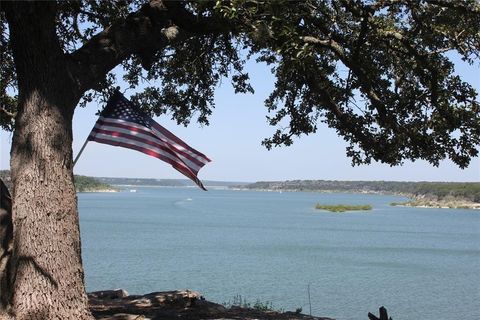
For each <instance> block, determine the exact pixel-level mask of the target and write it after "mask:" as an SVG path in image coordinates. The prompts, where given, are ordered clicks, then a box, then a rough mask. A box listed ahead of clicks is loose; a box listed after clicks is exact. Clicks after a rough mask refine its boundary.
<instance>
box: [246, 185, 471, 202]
mask: <svg viewBox="0 0 480 320" xmlns="http://www.w3.org/2000/svg"><path fill="white" fill-rule="evenodd" d="M239 188H241V189H250V190H275V191H318V192H326V191H340V192H361V193H391V194H400V195H405V196H409V197H412V198H414V199H419V198H428V199H433V200H443V199H450V198H454V199H461V200H465V201H470V202H475V203H480V183H479V182H398V181H330V180H291V181H260V182H255V183H252V184H248V185H244V186H239Z"/></svg>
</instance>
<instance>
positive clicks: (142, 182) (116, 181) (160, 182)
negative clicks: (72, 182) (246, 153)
mask: <svg viewBox="0 0 480 320" xmlns="http://www.w3.org/2000/svg"><path fill="white" fill-rule="evenodd" d="M95 179H97V180H98V181H101V182H104V183H108V184H112V185H133V186H159V187H194V186H196V184H195V183H193V182H192V181H191V180H189V179H151V178H150V179H149V178H108V177H97V178H95ZM202 182H203V184H204V185H205V186H207V187H208V186H210V187H230V186H238V185H242V186H243V185H246V184H247V182H231V181H211V180H202Z"/></svg>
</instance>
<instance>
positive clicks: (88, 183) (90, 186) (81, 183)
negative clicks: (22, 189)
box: [0, 170, 114, 192]
mask: <svg viewBox="0 0 480 320" xmlns="http://www.w3.org/2000/svg"><path fill="white" fill-rule="evenodd" d="M74 178H75V179H74V182H75V190H76V191H77V192H87V191H95V190H106V189H114V188H113V187H112V186H111V185H109V184H107V183H104V182H100V181H98V180H97V179H96V178H92V177H87V176H80V175H75V176H74ZM0 179H2V180H3V182H4V183H5V185H6V186H7V188H8V189H9V190H10V191H11V190H12V180H11V178H10V170H0Z"/></svg>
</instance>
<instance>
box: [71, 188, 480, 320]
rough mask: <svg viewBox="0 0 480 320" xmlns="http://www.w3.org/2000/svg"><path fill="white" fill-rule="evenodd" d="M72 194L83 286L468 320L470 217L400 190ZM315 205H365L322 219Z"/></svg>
mask: <svg viewBox="0 0 480 320" xmlns="http://www.w3.org/2000/svg"><path fill="white" fill-rule="evenodd" d="M135 188H136V189H137V192H135V193H133V192H119V193H91V194H79V195H78V199H79V201H78V202H79V211H80V222H81V234H82V245H83V252H82V254H83V262H84V266H85V273H86V285H87V290H88V291H94V290H101V289H113V288H123V289H126V290H127V291H128V292H129V293H130V294H136V293H148V292H152V291H165V290H174V289H192V290H196V291H199V292H200V293H202V294H203V295H204V296H205V297H206V298H207V299H209V300H212V301H216V302H218V303H224V302H228V301H229V300H230V301H231V300H233V298H234V296H236V295H241V296H242V297H243V298H246V299H247V300H248V301H250V302H252V303H254V302H255V301H256V300H257V299H259V300H260V301H262V302H267V301H269V302H272V303H273V305H274V307H276V308H284V309H285V310H295V309H296V308H299V307H301V308H303V313H307V314H308V313H309V299H308V289H307V288H308V287H310V296H311V307H312V313H313V314H314V315H318V316H328V317H332V318H336V319H345V320H347V319H348V320H350V319H351V320H353V319H355V320H361V319H364V320H366V319H368V318H367V313H368V312H369V311H370V312H375V313H377V312H378V307H379V306H381V305H384V306H386V307H387V309H388V311H389V314H391V316H392V318H393V319H394V320H400V319H404V320H405V319H422V320H439V319H445V320H447V319H460V318H462V319H480V302H479V301H480V212H479V211H473V210H472V211H469V210H449V209H425V208H403V207H391V206H389V203H390V202H393V201H402V200H404V199H403V198H401V197H395V196H385V195H360V194H340V193H333V194H328V193H304V192H283V193H278V192H254V191H233V190H214V189H211V190H210V191H208V192H204V191H201V190H199V189H194V188H147V187H143V188H140V187H138V188H137V187H135ZM317 202H320V203H322V204H323V203H324V204H338V203H342V204H371V205H372V206H373V210H372V211H369V212H355V213H347V214H333V213H327V212H323V211H319V210H315V209H314V206H315V204H316V203H317Z"/></svg>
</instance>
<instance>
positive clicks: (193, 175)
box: [88, 116, 210, 190]
mask: <svg viewBox="0 0 480 320" xmlns="http://www.w3.org/2000/svg"><path fill="white" fill-rule="evenodd" d="M149 124H150V126H151V129H150V128H149V127H146V126H143V125H140V124H137V123H134V122H129V121H126V120H123V119H116V118H108V117H102V116H101V117H100V118H99V119H98V121H97V123H96V124H95V127H94V128H93V130H92V132H91V133H90V136H89V137H88V140H90V141H96V142H99V143H105V144H109V145H112V146H119V147H123V148H129V149H133V150H137V151H140V152H143V153H145V154H147V155H150V156H152V157H155V158H158V159H160V160H163V161H165V162H167V163H169V164H170V165H172V167H173V168H175V169H176V170H178V171H179V172H180V173H182V174H184V175H185V176H187V177H188V178H190V179H192V180H193V181H194V182H195V183H196V184H197V185H198V186H199V187H200V188H202V189H204V190H206V189H205V187H204V186H203V184H202V182H201V181H200V180H199V179H198V178H197V174H198V171H199V170H200V168H202V167H203V166H204V165H205V164H206V163H208V162H210V159H208V158H207V157H206V156H205V155H204V154H203V153H201V152H198V151H197V150H195V149H193V148H192V147H190V146H188V145H187V144H186V143H185V142H183V141H182V140H180V139H179V138H178V137H176V136H175V135H174V134H172V133H171V132H170V131H168V130H167V129H165V128H164V127H162V126H161V125H159V124H158V123H156V122H155V121H154V120H152V119H151V120H150V123H149Z"/></svg>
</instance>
